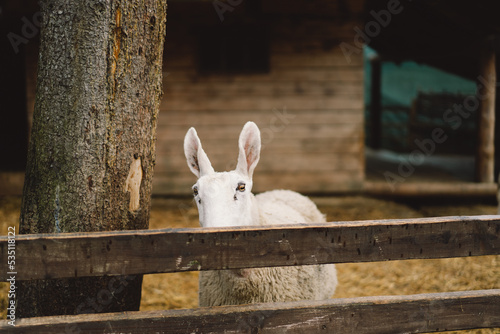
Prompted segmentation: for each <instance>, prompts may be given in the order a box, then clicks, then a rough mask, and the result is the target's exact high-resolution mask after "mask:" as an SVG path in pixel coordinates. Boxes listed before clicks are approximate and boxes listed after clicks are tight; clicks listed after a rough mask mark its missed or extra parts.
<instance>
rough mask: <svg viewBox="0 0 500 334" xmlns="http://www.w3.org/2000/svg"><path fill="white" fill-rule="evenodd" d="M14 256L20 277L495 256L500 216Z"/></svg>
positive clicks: (262, 231)
mask: <svg viewBox="0 0 500 334" xmlns="http://www.w3.org/2000/svg"><path fill="white" fill-rule="evenodd" d="M7 246H8V242H7V237H1V238H0V253H1V254H2V257H1V258H2V259H6V256H7V254H6V253H7ZM16 254H17V257H16V269H17V276H16V279H17V280H34V279H49V278H63V277H83V276H102V275H136V274H149V273H168V272H180V271H193V270H212V269H227V268H246V267H268V266H292V265H310V264H322V263H346V262H373V261H388V260H403V259H432V258H449V257H465V256H479V255H498V254H500V218H499V217H498V216H474V217H441V218H419V219H395V220H374V221H354V222H333V223H325V224H315V225H281V226H273V227H266V228H262V227H245V228H243V227H239V228H238V227H234V228H210V229H209V228H204V229H201V228H190V229H164V230H151V231H148V230H142V231H113V232H95V233H70V234H45V235H20V236H18V237H17V239H16ZM6 263H7V261H6V260H5V261H2V264H1V267H0V269H1V270H0V280H1V281H5V280H6V279H7V275H6V273H7V272H8V270H7V267H6Z"/></svg>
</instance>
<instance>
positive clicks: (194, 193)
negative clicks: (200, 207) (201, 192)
mask: <svg viewBox="0 0 500 334" xmlns="http://www.w3.org/2000/svg"><path fill="white" fill-rule="evenodd" d="M193 195H195V196H198V188H197V187H194V188H193Z"/></svg>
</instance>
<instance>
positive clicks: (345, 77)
mask: <svg viewBox="0 0 500 334" xmlns="http://www.w3.org/2000/svg"><path fill="white" fill-rule="evenodd" d="M167 72H168V73H169V75H168V76H167V77H166V84H167V85H168V84H170V83H172V84H175V83H176V82H198V81H204V82H205V83H207V84H210V83H214V82H246V81H249V80H250V81H255V80H257V81H259V82H289V81H291V80H295V81H304V82H306V81H339V82H353V81H355V82H360V83H361V82H362V81H363V74H364V72H363V68H362V67H361V66H359V67H353V68H347V67H344V66H337V67H333V66H332V67H310V68H299V69H296V68H292V69H276V70H272V71H271V72H269V73H266V74H234V75H216V74H207V75H200V74H199V73H198V72H197V71H196V70H195V69H193V68H192V67H188V68H185V69H182V68H173V69H168V68H167Z"/></svg>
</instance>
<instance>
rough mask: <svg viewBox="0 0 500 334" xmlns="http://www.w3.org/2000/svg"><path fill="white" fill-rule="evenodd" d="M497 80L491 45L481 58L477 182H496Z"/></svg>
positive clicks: (478, 85) (478, 91)
mask: <svg viewBox="0 0 500 334" xmlns="http://www.w3.org/2000/svg"><path fill="white" fill-rule="evenodd" d="M496 81H497V80H496V65H495V51H494V50H493V49H492V48H490V47H485V48H484V49H483V50H482V55H481V57H480V59H479V77H478V83H477V89H478V90H477V97H478V100H479V114H478V123H477V125H478V140H477V151H476V181H477V182H488V183H493V182H494V167H495V141H494V140H495V95H496Z"/></svg>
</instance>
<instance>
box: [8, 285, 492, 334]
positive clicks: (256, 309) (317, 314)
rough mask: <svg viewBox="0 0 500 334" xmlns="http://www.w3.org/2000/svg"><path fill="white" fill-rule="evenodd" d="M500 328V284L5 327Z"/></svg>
mask: <svg viewBox="0 0 500 334" xmlns="http://www.w3.org/2000/svg"><path fill="white" fill-rule="evenodd" d="M495 327H500V290H479V291H465V292H451V293H433V294H421V295H410V296H389V297H360V298H349V299H330V300H326V301H300V302H287V303H270V304H251V305H240V306H222V307H211V308H198V309H190V310H167V311H145V312H124V313H108V314H84V315H77V316H56V317H43V318H27V319H20V320H18V321H16V326H15V327H12V326H10V325H8V324H7V321H6V320H4V321H0V331H2V332H3V331H5V333H41V334H42V333H54V332H71V333H103V332H106V333H141V334H142V333H170V334H176V333H179V334H180V333H201V332H203V333H262V334H265V333H273V334H280V333H286V334H294V333H336V334H344V333H346V334H347V333H357V334H365V333H366V334H378V333H380V334H382V333H383V334H388V333H389V334H390V333H424V332H425V333H429V332H438V331H450V330H463V329H473V328H495Z"/></svg>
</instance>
